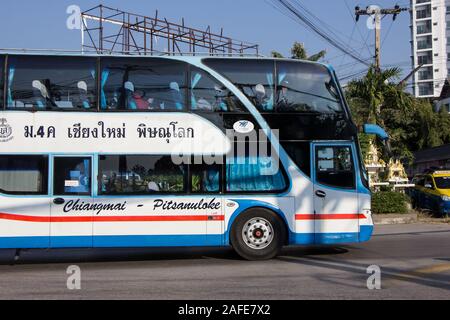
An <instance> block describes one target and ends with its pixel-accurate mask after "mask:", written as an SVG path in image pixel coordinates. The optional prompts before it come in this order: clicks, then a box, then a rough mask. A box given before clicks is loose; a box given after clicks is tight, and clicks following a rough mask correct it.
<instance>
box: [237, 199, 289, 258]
mask: <svg viewBox="0 0 450 320" xmlns="http://www.w3.org/2000/svg"><path fill="white" fill-rule="evenodd" d="M285 239H286V230H285V227H284V224H283V221H282V220H281V219H280V218H279V217H278V216H277V215H276V214H275V213H274V212H272V211H270V210H267V209H264V208H253V209H249V210H247V211H245V212H243V213H242V214H240V215H239V216H238V217H237V218H236V221H235V222H234V223H233V225H232V227H231V231H230V241H231V245H232V246H233V249H234V250H235V251H236V253H237V254H238V255H240V256H241V257H242V258H244V259H246V260H268V259H272V258H274V257H275V256H277V255H278V253H279V252H280V250H281V248H282V247H283V244H284V242H285Z"/></svg>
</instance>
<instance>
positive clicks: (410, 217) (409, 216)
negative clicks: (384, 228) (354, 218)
mask: <svg viewBox="0 0 450 320" xmlns="http://www.w3.org/2000/svg"><path fill="white" fill-rule="evenodd" d="M372 219H373V223H374V224H378V225H383V224H407V223H415V222H417V221H418V219H417V213H405V214H374V215H372Z"/></svg>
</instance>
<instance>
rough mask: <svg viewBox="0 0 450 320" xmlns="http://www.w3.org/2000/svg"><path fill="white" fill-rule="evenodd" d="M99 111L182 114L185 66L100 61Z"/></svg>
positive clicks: (153, 60) (166, 62)
mask: <svg viewBox="0 0 450 320" xmlns="http://www.w3.org/2000/svg"><path fill="white" fill-rule="evenodd" d="M101 64H102V67H101V68H102V72H101V82H100V102H101V103H100V106H101V109H102V110H141V111H144V110H146V111H149V110H155V111H160V110H169V111H183V110H185V97H186V91H187V86H186V69H187V67H186V64H185V63H182V62H177V61H170V60H165V59H158V58H145V59H140V58H132V59H131V58H130V59H126V58H102V60H101Z"/></svg>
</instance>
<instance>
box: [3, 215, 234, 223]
mask: <svg viewBox="0 0 450 320" xmlns="http://www.w3.org/2000/svg"><path fill="white" fill-rule="evenodd" d="M0 219H2V220H14V221H27V222H151V221H208V220H212V221H223V220H225V216H223V215H222V216H221V215H217V216H205V215H202V216H199V215H197V216H116V217H112V216H109V217H38V216H25V215H18V214H9V213H0Z"/></svg>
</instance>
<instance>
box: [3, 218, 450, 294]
mask: <svg viewBox="0 0 450 320" xmlns="http://www.w3.org/2000/svg"><path fill="white" fill-rule="evenodd" d="M375 230H376V231H375V235H374V237H373V238H372V240H371V241H370V242H368V243H363V244H356V245H343V246H337V247H309V248H304V247H289V248H286V249H284V250H283V252H282V255H281V256H279V257H278V258H277V259H274V260H271V261H261V262H248V261H243V260H240V259H239V258H238V257H237V256H236V255H235V254H234V253H233V252H232V251H231V250H230V249H227V248H223V249H214V248H213V249H210V248H196V249H177V248H171V249H129V250H123V249H104V250H88V249H86V250H80V249H76V250H54V251H45V250H31V251H25V252H23V253H22V255H21V258H20V260H19V262H18V263H17V264H16V265H10V263H11V262H12V260H13V256H14V252H13V251H11V250H1V251H0V299H263V300H265V299H432V298H434V299H450V225H445V224H433V225H432V224H410V225H388V226H376V229H375ZM70 265H78V266H79V267H80V268H81V290H68V289H67V285H66V282H67V277H68V275H67V274H66V270H67V267H68V266H70ZM370 265H378V266H379V267H380V268H381V289H380V290H369V289H367V285H366V282H367V278H368V276H369V274H367V273H366V271H367V270H366V269H367V267H368V266H370Z"/></svg>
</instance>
